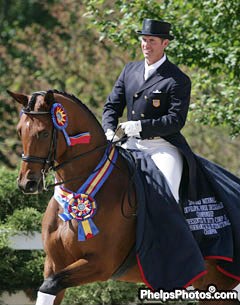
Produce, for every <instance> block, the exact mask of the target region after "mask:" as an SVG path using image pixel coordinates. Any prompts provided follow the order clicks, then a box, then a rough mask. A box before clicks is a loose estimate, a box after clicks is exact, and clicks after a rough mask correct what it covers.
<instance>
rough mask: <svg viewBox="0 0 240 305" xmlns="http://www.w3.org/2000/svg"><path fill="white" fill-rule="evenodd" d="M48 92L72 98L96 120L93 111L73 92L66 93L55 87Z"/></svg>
mask: <svg viewBox="0 0 240 305" xmlns="http://www.w3.org/2000/svg"><path fill="white" fill-rule="evenodd" d="M48 92H52V93H56V94H60V95H63V96H65V97H67V98H69V99H71V100H73V101H74V102H76V103H77V104H79V105H80V106H81V107H83V108H84V109H85V110H86V111H88V112H89V113H90V114H91V115H92V117H93V118H94V119H95V120H96V121H98V120H97V118H96V116H95V115H94V114H93V112H92V111H91V110H90V109H89V108H88V107H87V106H86V105H85V104H84V103H83V102H82V101H81V100H80V99H79V98H77V97H76V96H75V95H74V94H70V93H67V92H66V91H59V90H57V89H51V90H48Z"/></svg>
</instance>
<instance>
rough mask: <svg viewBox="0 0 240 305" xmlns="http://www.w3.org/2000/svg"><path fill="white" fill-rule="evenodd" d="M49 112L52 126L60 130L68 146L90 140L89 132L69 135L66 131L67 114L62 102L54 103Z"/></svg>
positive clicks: (86, 142) (85, 142)
mask: <svg viewBox="0 0 240 305" xmlns="http://www.w3.org/2000/svg"><path fill="white" fill-rule="evenodd" d="M51 114H52V121H53V125H54V127H55V128H56V129H58V130H60V131H62V133H63V135H64V137H65V140H66V142H67V145H68V146H74V145H76V144H88V143H89V142H90V139H91V135H90V133H89V132H84V133H81V134H78V135H75V136H71V137H69V135H68V133H67V131H66V128H67V126H68V116H67V112H66V110H65V109H64V107H63V105H62V104H59V103H54V104H53V105H52V108H51Z"/></svg>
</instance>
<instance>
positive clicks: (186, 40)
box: [85, 0, 240, 136]
mask: <svg viewBox="0 0 240 305" xmlns="http://www.w3.org/2000/svg"><path fill="white" fill-rule="evenodd" d="M105 3H107V4H105ZM85 4H86V7H87V10H88V17H89V18H90V20H91V21H93V24H94V26H95V27H96V28H97V29H98V30H99V32H100V38H101V39H105V38H108V39H110V40H112V41H114V43H116V44H118V45H119V46H120V47H121V48H122V49H123V50H127V52H131V54H132V55H133V57H136V54H139V53H138V52H137V51H136V50H137V47H136V46H137V37H136V33H135V31H136V29H140V28H141V23H142V20H143V19H144V18H153V19H164V20H166V21H169V22H171V23H172V24H173V33H174V36H175V40H173V41H172V42H171V44H170V46H169V48H168V51H167V53H168V55H169V57H170V58H172V60H173V61H174V62H175V63H176V64H181V65H185V66H188V70H187V72H188V74H189V75H190V76H191V78H192V80H193V96H192V107H191V111H192V113H193V114H192V118H193V119H195V120H196V121H197V122H201V123H203V124H206V125H212V126H216V125H222V126H226V127H228V128H229V131H230V133H231V135H235V136H236V135H238V134H239V131H240V109H239V103H240V98H239V89H240V85H239V76H240V66H239V61H240V42H239V30H240V19H239V14H240V2H239V1H238V0H230V1H227V2H226V1H224V0H214V1H212V0H204V1H198V0H193V1H187V0H165V1H161V2H159V1H155V0H147V1H143V0H134V1H127V0H124V1H115V3H114V6H113V5H111V4H110V2H107V1H106V2H105V1H104V5H103V6H102V7H101V5H102V1H101V0H90V1H85Z"/></svg>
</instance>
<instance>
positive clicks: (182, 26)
mask: <svg viewBox="0 0 240 305" xmlns="http://www.w3.org/2000/svg"><path fill="white" fill-rule="evenodd" d="M239 16H240V2H239V1H238V0H229V1H225V0H214V1H213V0H203V1H198V0H191V1H185V0H158V1H153V0H133V1H126V0H122V1H112V0H105V1H104V0H88V1H87V0H83V1H79V0H41V1H37V0H0V204H1V208H0V222H1V224H0V232H1V236H0V255H1V260H0V273H1V274H2V276H1V277H0V293H3V292H4V291H8V292H16V291H19V290H24V291H26V292H27V294H28V296H29V297H32V298H34V296H35V292H36V289H37V287H38V286H39V284H40V283H41V281H42V270H43V268H42V264H43V253H42V251H41V250H39V249H38V250H24V249H22V250H21V249H19V250H16V249H12V248H10V246H9V242H8V237H9V236H10V235H11V234H12V233H9V232H16V231H22V232H28V233H29V232H36V231H40V222H41V217H42V213H43V211H44V209H45V207H46V201H47V200H48V198H50V196H51V192H49V193H46V194H43V195H41V196H40V195H39V196H37V197H31V196H30V197H26V196H24V195H22V194H21V193H20V192H19V191H18V190H17V187H16V177H17V171H18V166H19V164H20V155H21V143H20V141H19V139H18V137H17V134H16V125H17V122H18V119H19V111H20V109H19V108H18V105H17V103H15V102H14V101H13V100H12V99H11V98H10V97H9V96H8V95H7V93H6V90H7V89H8V90H11V91H15V92H21V93H26V94H31V93H32V92H34V91H39V90H48V89H54V88H55V89H58V90H61V91H66V92H68V93H72V94H74V95H76V96H77V97H78V98H79V99H81V100H82V101H83V102H84V103H85V104H86V105H87V106H88V107H89V108H90V109H91V110H92V111H93V113H94V114H95V115H96V117H97V118H98V119H99V121H101V115H102V108H103V104H104V102H105V100H106V98H107V95H108V94H109V93H110V91H111V88H112V86H113V85H114V83H115V81H116V79H117V77H118V75H119V73H120V71H121V70H122V68H123V67H124V65H125V63H127V62H128V61H131V60H140V59H142V55H141V49H140V42H139V40H138V37H137V35H136V30H139V29H141V26H142V21H143V19H144V18H152V19H164V20H165V21H168V22H171V23H172V33H173V35H174V36H175V40H173V41H172V42H171V44H170V45H169V47H168V49H167V56H168V57H169V59H170V60H171V61H172V62H174V63H176V64H178V65H179V66H180V67H181V69H182V70H184V71H185V72H186V73H187V74H188V75H189V76H190V78H191V80H192V98H191V107H190V111H189V116H188V121H187V124H186V126H185V128H184V129H183V134H184V135H185V136H186V138H187V140H188V142H189V144H190V145H191V147H192V149H193V150H194V151H195V152H196V153H198V154H200V155H202V156H203V157H205V158H208V159H210V160H212V161H214V162H216V163H218V164H220V165H222V166H224V167H225V168H226V169H228V170H230V171H231V172H233V173H234V174H236V175H238V176H240V160H239V150H240V143H239V132H240V94H239V89H240V82H239V75H240V65H239V59H240V40H239V32H240V19H239ZM6 232H8V233H6ZM93 285H95V286H93V287H95V288H86V291H88V293H90V292H89V291H92V295H94V294H95V297H94V296H92V298H91V300H90V301H89V302H87V303H88V304H115V303H116V304H128V302H135V301H136V299H135V297H136V295H137V288H138V286H137V285H130V286H129V285H128V286H126V284H122V286H121V285H120V284H119V285H120V286H115V285H116V284H115V283H112V282H109V283H106V284H102V283H101V284H98V283H97V284H93ZM103 285H106V286H103ZM91 287H92V286H91ZM117 287H118V288H117ZM81 289H83V290H81V293H79V292H78V290H77V292H76V289H72V290H71V293H73V294H75V296H74V301H73V299H71V301H65V302H69V304H86V299H84V295H85V296H86V295H87V294H86V291H85V290H84V289H85V288H81ZM121 289H122V290H121ZM83 291H85V292H83ZM97 291H99V292H98V293H97ZM84 293H85V294H84ZM80 295H81V297H80ZM115 295H116V296H115ZM88 297H89V296H88ZM0 299H1V298H0ZM66 300H67V299H66ZM8 302H10V301H8ZM74 302H75V303H74ZM90 302H91V303H90ZM121 302H122V303H121ZM9 304H10V303H9ZM15 304H17V303H15ZM64 304H65V303H64ZM66 304H68V303H66ZM21 305H22V304H21Z"/></svg>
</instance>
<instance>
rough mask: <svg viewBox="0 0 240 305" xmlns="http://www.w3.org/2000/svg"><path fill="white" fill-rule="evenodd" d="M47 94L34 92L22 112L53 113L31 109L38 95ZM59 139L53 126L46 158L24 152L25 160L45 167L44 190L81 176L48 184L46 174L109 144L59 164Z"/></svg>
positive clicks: (43, 172)
mask: <svg viewBox="0 0 240 305" xmlns="http://www.w3.org/2000/svg"><path fill="white" fill-rule="evenodd" d="M45 94H46V92H45V91H40V92H35V93H33V95H32V96H31V99H30V101H29V104H28V106H27V107H26V108H23V109H22V110H21V113H24V114H26V115H36V116H37V115H51V111H33V110H31V108H32V107H31V105H32V104H33V103H34V102H35V100H36V97H37V96H38V95H42V96H44V95H45ZM57 140H58V130H57V129H56V128H55V127H54V125H53V127H52V137H51V143H50V146H49V151H48V154H47V157H46V158H43V157H38V156H30V155H25V154H24V153H23V154H22V160H23V161H24V162H28V163H39V164H42V165H43V168H42V169H41V174H42V181H43V190H45V191H47V190H48V188H49V186H51V187H54V186H56V185H60V184H63V183H66V182H70V181H72V180H76V179H80V177H77V178H72V179H70V180H68V181H61V182H57V183H54V184H50V185H48V186H47V184H46V176H47V174H48V173H49V172H50V171H55V172H56V171H58V170H59V169H60V168H63V167H64V166H65V165H67V164H68V163H70V162H72V161H74V160H78V159H80V158H83V157H85V156H87V155H89V154H91V153H93V152H95V151H97V150H102V149H104V148H106V147H107V145H109V144H104V145H101V146H99V147H96V148H94V149H92V150H90V151H87V152H84V153H81V154H79V155H76V156H74V157H72V158H71V159H68V160H65V161H63V162H62V163H59V164H57V165H55V163H56V156H57Z"/></svg>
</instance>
